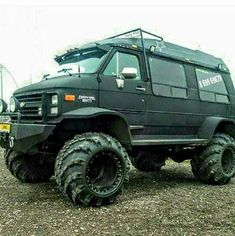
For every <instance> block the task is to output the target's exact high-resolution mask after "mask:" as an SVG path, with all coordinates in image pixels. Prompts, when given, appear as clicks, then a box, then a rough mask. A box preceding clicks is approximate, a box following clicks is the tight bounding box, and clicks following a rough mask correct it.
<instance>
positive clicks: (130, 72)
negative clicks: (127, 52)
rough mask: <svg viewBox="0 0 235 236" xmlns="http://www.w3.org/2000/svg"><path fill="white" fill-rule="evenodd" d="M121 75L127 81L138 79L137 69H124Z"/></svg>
mask: <svg viewBox="0 0 235 236" xmlns="http://www.w3.org/2000/svg"><path fill="white" fill-rule="evenodd" d="M121 75H122V76H123V77H124V78H125V79H135V78H136V77H137V69H136V68H133V67H124V68H123V70H122V72H121Z"/></svg>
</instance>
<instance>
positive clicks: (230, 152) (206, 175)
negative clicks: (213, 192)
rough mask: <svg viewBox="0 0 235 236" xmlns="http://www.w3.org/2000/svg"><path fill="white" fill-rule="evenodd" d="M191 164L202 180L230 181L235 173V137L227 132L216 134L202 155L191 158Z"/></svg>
mask: <svg viewBox="0 0 235 236" xmlns="http://www.w3.org/2000/svg"><path fill="white" fill-rule="evenodd" d="M191 166H192V172H193V173H194V175H195V176H196V177H197V178H198V179H199V180H200V181H201V182H204V183H208V184H226V183H228V182H229V181H230V179H231V178H232V177H234V175H235V141H234V139H233V138H232V137H231V136H229V135H227V134H222V133H217V134H215V135H214V137H213V138H212V140H211V141H210V143H209V144H208V146H207V147H206V148H205V150H204V151H203V153H202V154H201V156H200V157H197V158H196V157H195V158H193V159H192V160H191Z"/></svg>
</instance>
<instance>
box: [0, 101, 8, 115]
mask: <svg viewBox="0 0 235 236" xmlns="http://www.w3.org/2000/svg"><path fill="white" fill-rule="evenodd" d="M6 110H7V104H6V102H5V101H4V100H3V99H0V113H2V112H5V111H6Z"/></svg>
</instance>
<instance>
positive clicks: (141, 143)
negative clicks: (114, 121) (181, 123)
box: [132, 139, 209, 146]
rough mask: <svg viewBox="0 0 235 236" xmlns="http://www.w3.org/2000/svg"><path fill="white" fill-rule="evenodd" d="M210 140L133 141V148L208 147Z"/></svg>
mask: <svg viewBox="0 0 235 236" xmlns="http://www.w3.org/2000/svg"><path fill="white" fill-rule="evenodd" d="M208 142H209V140H208V139H142V140H140V139H139V140H132V145H133V146H147V145H173V144H191V145H194V144H196V145H206V144H207V143H208Z"/></svg>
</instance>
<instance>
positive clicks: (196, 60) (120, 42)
mask: <svg viewBox="0 0 235 236" xmlns="http://www.w3.org/2000/svg"><path fill="white" fill-rule="evenodd" d="M143 41H144V47H145V50H146V53H147V54H148V55H150V54H153V55H158V56H162V57H167V58H171V59H175V60H179V61H184V62H188V63H191V64H196V65H200V66H203V67H208V68H211V69H217V70H222V71H225V72H229V69H228V68H227V66H226V64H225V63H224V61H223V60H222V59H221V58H218V57H215V56H213V55H211V54H208V53H205V52H202V51H200V50H192V49H189V48H186V47H182V46H179V45H176V44H173V43H169V42H165V41H163V40H158V39H146V38H145V39H144V40H143ZM96 44H99V45H104V44H109V45H112V46H119V47H124V48H132V49H135V50H138V49H139V50H143V47H142V42H141V39H140V38H111V39H104V40H101V41H97V42H96Z"/></svg>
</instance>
